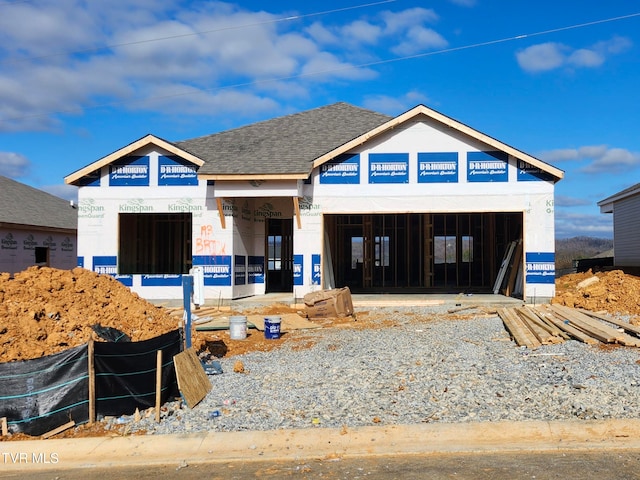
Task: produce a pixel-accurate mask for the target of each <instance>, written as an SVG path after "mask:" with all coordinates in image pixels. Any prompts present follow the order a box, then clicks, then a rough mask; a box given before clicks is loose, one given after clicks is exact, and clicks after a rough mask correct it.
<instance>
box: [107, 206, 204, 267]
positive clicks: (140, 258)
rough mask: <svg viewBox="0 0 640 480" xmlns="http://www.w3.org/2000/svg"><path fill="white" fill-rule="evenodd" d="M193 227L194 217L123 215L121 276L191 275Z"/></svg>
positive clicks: (120, 224) (120, 242)
mask: <svg viewBox="0 0 640 480" xmlns="http://www.w3.org/2000/svg"><path fill="white" fill-rule="evenodd" d="M191 225H192V220H191V213H121V214H119V225H118V227H119V233H118V273H120V274H122V275H131V274H184V273H189V269H190V268H191V266H192V256H191V236H192V231H191Z"/></svg>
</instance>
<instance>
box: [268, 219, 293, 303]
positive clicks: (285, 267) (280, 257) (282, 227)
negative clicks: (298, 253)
mask: <svg viewBox="0 0 640 480" xmlns="http://www.w3.org/2000/svg"><path fill="white" fill-rule="evenodd" d="M266 247H267V278H266V291H267V293H271V292H292V291H293V220H292V219H291V218H288V219H280V218H268V219H267V245H266Z"/></svg>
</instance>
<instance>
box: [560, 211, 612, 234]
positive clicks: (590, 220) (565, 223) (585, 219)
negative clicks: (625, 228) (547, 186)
mask: <svg viewBox="0 0 640 480" xmlns="http://www.w3.org/2000/svg"><path fill="white" fill-rule="evenodd" d="M555 235H556V238H571V237H578V236H588V237H599V238H612V237H613V216H612V215H604V214H597V213H594V214H589V213H576V212H572V211H566V210H564V209H556V211H555Z"/></svg>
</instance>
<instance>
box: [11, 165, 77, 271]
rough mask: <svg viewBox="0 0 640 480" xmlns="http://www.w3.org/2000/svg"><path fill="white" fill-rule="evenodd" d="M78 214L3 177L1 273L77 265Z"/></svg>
mask: <svg viewBox="0 0 640 480" xmlns="http://www.w3.org/2000/svg"><path fill="white" fill-rule="evenodd" d="M77 232H78V211H77V210H76V209H75V207H74V206H73V205H72V204H70V203H69V202H68V201H67V200H63V199H61V198H58V197H55V196H53V195H50V194H48V193H46V192H43V191H42V190H38V189H35V188H32V187H30V186H28V185H25V184H23V183H20V182H16V181H15V180H11V179H10V178H7V177H2V176H0V272H8V273H10V274H15V273H16V272H20V271H22V270H24V269H25V268H27V267H30V266H32V265H47V266H50V267H54V268H60V269H65V270H66V269H71V268H74V267H76V266H77V250H76V245H77V243H76V241H77Z"/></svg>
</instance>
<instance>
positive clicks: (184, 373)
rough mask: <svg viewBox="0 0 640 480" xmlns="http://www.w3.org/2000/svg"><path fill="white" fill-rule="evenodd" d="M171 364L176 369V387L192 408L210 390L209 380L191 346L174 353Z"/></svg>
mask: <svg viewBox="0 0 640 480" xmlns="http://www.w3.org/2000/svg"><path fill="white" fill-rule="evenodd" d="M173 364H174V366H175V369H176V379H177V380H178V389H179V390H180V393H181V394H182V397H183V398H184V401H185V402H186V403H187V406H188V407H189V408H193V407H195V406H196V405H197V404H198V403H200V401H201V400H202V399H203V398H204V397H206V396H207V393H209V391H210V390H211V381H210V380H209V377H207V374H206V372H205V371H204V368H203V367H202V363H200V360H198V357H197V355H196V352H195V350H194V349H193V347H191V348H188V349H186V350H185V351H183V352H180V353H178V354H177V355H174V357H173Z"/></svg>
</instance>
